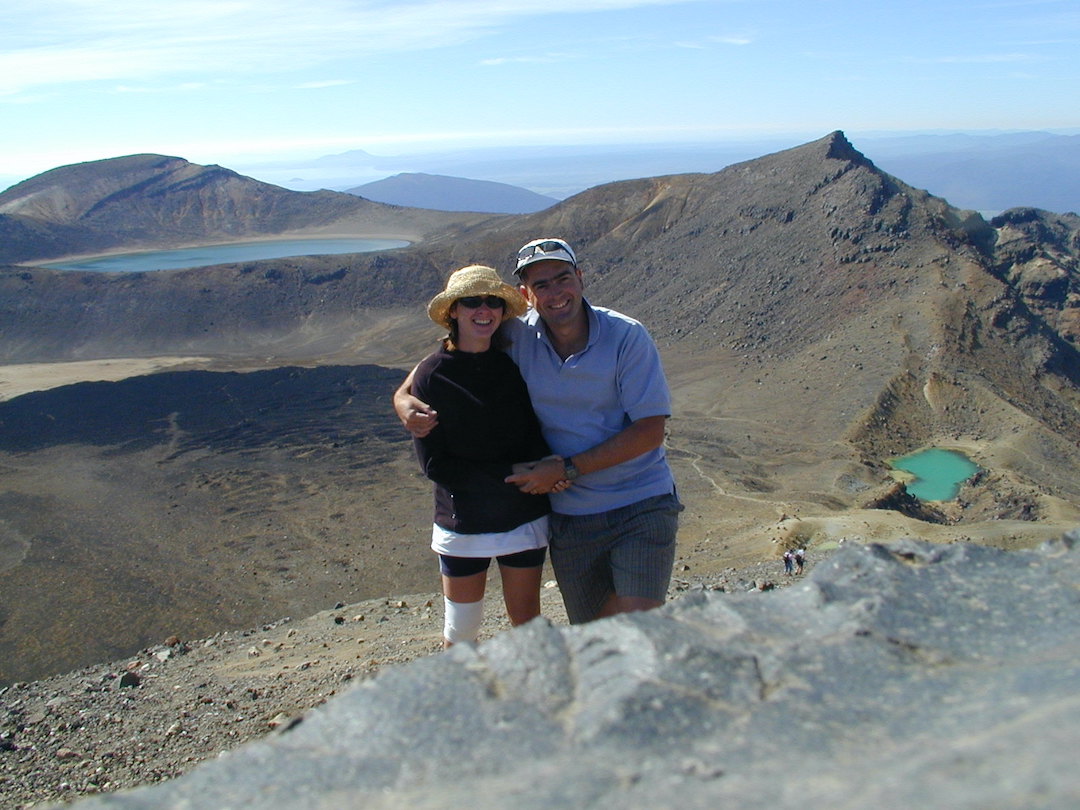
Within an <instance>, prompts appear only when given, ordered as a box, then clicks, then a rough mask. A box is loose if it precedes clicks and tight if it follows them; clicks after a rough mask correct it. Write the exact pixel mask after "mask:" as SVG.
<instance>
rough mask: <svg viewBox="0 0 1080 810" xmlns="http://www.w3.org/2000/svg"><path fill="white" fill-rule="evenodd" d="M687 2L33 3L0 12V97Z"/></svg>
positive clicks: (278, 64)
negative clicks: (527, 20)
mask: <svg viewBox="0 0 1080 810" xmlns="http://www.w3.org/2000/svg"><path fill="white" fill-rule="evenodd" d="M690 1H691V0H550V1H549V2H541V1H540V0H501V2H484V0H416V1H415V2H404V3H403V2H397V0H369V2H357V0H322V1H321V2H319V3H315V4H300V3H296V2H294V0H221V1H220V2H218V1H216V0H174V2H171V3H146V2H145V0H142V1H141V2H136V0H110V2H109V3H100V2H97V1H96V0H35V2H34V3H27V4H21V5H22V7H21V8H18V9H13V8H8V9H7V10H5V11H4V12H2V13H0V30H3V31H4V42H5V43H7V45H6V48H5V50H4V51H3V52H0V93H10V92H16V91H22V90H26V89H28V88H32V87H35V86H42V85H50V84H61V83H66V82H82V81H94V80H111V81H116V82H121V83H125V84H130V85H134V84H138V83H144V82H147V81H155V80H158V79H161V78H164V77H168V76H177V75H181V74H206V73H215V72H218V73H220V72H222V71H232V72H236V73H252V72H257V71H283V70H286V69H291V68H301V67H311V66H314V65H318V64H322V63H325V62H327V61H329V60H332V59H343V58H348V59H362V58H364V57H366V56H374V55H378V54H384V53H389V52H403V51H410V50H422V49H431V48H438V47H443V46H449V45H457V44H461V43H464V42H468V41H471V40H473V39H476V38H478V37H481V36H483V35H485V34H488V33H490V32H492V31H494V30H498V29H500V28H501V27H504V26H507V25H510V24H515V23H518V22H519V21H520V19H521V18H523V17H527V16H537V15H545V14H551V13H562V14H569V13H588V12H595V11H610V10H619V9H630V8H636V7H645V6H656V5H672V4H678V3H684V2H690Z"/></svg>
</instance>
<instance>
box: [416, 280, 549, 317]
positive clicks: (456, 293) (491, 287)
mask: <svg viewBox="0 0 1080 810" xmlns="http://www.w3.org/2000/svg"><path fill="white" fill-rule="evenodd" d="M471 295H496V296H498V297H499V298H501V299H502V300H503V301H505V302H506V306H505V307H504V308H503V316H502V320H503V321H506V320H509V319H510V318H518V317H520V316H522V315H524V314H525V312H526V311H527V310H528V309H529V303H528V302H527V301H526V300H525V296H523V295H522V294H521V293H520V292H518V290H517V289H515V288H514V287H512V286H510V285H509V284H507V283H506V282H505V281H503V280H502V279H499V278H498V277H497V276H494V277H492V276H489V275H476V276H473V277H470V278H467V279H462V280H461V281H460V283H455V279H454V278H453V277H452V278H451V281H450V283H449V284H448V285H447V288H446V289H445V290H443V291H442V292H441V293H439V294H438V295H436V296H435V297H434V298H432V299H431V302H430V303H429V304H428V317H429V318H431V320H433V321H434V322H435V323H437V324H439V326H443V327H445V328H447V329H449V328H450V321H451V318H450V309H451V308H452V307H453V305H454V302H455V301H457V300H458V299H459V298H468V297H469V296H471Z"/></svg>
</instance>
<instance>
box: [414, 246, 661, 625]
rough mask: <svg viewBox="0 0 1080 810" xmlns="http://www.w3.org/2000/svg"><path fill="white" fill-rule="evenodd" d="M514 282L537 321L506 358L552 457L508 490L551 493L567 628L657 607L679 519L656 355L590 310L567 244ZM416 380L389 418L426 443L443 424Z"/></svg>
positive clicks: (639, 336)
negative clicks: (413, 391) (521, 381)
mask: <svg viewBox="0 0 1080 810" xmlns="http://www.w3.org/2000/svg"><path fill="white" fill-rule="evenodd" d="M515 275H517V277H518V279H519V280H520V282H521V291H522V293H524V295H525V297H526V298H527V299H528V301H529V304H530V306H531V310H530V311H529V312H528V313H527V314H526V315H525V316H524V318H523V319H521V320H511V321H508V322H507V324H506V326H507V327H509V328H510V329H509V335H510V337H511V340H512V343H511V345H510V348H509V349H508V351H509V353H510V356H511V357H512V358H513V359H514V361H515V362H516V363H517V364H518V366H519V367H520V369H521V374H522V376H523V377H524V378H525V383H526V385H527V386H528V388H529V396H530V398H531V399H532V403H533V407H534V409H535V410H536V414H537V416H538V417H539V419H540V426H541V428H542V430H543V433H544V438H545V439H546V440H547V443H548V445H549V446H550V447H551V449H552V451H553V452H554V453H555V454H556V455H554V456H551V457H548V458H546V459H541V460H536V461H532V462H529V463H527V464H520V465H516V466H515V468H514V474H513V475H511V476H510V477H509V478H507V481H508V482H510V483H513V484H515V485H517V486H518V488H519V489H521V491H522V492H529V493H535V494H538V495H539V494H546V493H550V494H551V503H552V508H553V510H554V511H553V514H552V515H551V545H550V554H551V565H552V568H553V569H554V571H555V578H556V580H557V581H558V583H559V589H560V591H561V592H562V596H563V602H564V603H565V605H566V610H567V615H568V616H569V618H570V621H571V622H572V623H574V624H578V623H581V622H587V621H591V620H592V619H596V618H601V617H604V616H611V615H614V614H616V613H624V612H629V611H634V610H648V609H650V608H654V607H657V606H659V605H661V604H663V602H664V599H665V596H666V593H667V587H668V583H669V582H670V579H671V569H672V564H673V562H674V559H675V532H676V529H677V527H678V513H679V512H680V511H682V506H681V505H680V504H679V501H678V498H677V497H676V495H675V482H674V478H673V477H672V474H671V469H670V467H669V466H668V464H667V460H666V458H665V455H664V448H663V442H664V426H665V421H666V419H667V418H668V416H670V414H671V398H670V394H669V392H668V387H667V381H666V380H665V378H664V372H663V368H662V366H661V363H660V355H659V352H658V351H657V350H656V345H655V344H654V343H653V341H652V338H651V337H650V336H649V334H648V332H647V331H646V330H645V328H644V327H643V326H642V325H641V324H640V323H638V322H637V321H635V320H633V319H631V318H628V317H626V316H625V315H622V314H620V313H618V312H615V311H613V310H608V309H604V308H602V307H593V306H591V305H590V304H589V303H588V301H586V300H585V297H584V282H583V277H582V273H581V269H580V268H579V267H578V264H577V257H576V256H575V255H574V251H573V250H572V249H571V247H570V245H568V244H567V243H566V242H565V241H563V240H561V239H537V240H534V241H532V242H529V243H528V244H527V245H525V246H524V247H522V248H521V250H520V251H519V252H518V259H517V269H516V271H515ZM411 377H412V375H410V376H409V378H407V379H406V380H405V382H404V383H403V384H402V386H401V387H400V388H399V389H398V391H397V392H396V393H395V395H394V408H395V410H396V411H397V414H398V416H399V417H400V418H401V420H402V422H404V423H405V425H406V427H408V428H409V429H410V431H412V432H413V433H414V434H415V435H423V434H426V433H427V432H428V431H429V430H431V429H433V428H434V426H435V425H436V424H437V420H438V415H437V414H436V413H434V412H433V411H432V410H431V409H430V408H428V407H427V405H426V404H425V403H422V402H420V401H419V400H417V399H416V398H414V397H412V396H411V395H410V394H409V386H410V385H411ZM566 482H569V483H570V485H569V486H566Z"/></svg>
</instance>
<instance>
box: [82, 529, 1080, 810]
mask: <svg viewBox="0 0 1080 810" xmlns="http://www.w3.org/2000/svg"><path fill="white" fill-rule="evenodd" d="M1078 541H1080V532H1072V533H1070V534H1069V535H1066V537H1065V538H1063V539H1062V540H1061V541H1057V542H1054V543H1050V544H1046V545H1044V546H1042V547H1040V548H1039V549H1036V550H1031V551H1021V552H1005V551H999V550H996V549H992V548H986V547H981V546H975V545H949V546H938V545H931V544H927V543H923V542H919V541H914V540H903V541H900V542H897V543H892V544H888V545H871V546H853V547H847V548H845V549H843V550H842V551H839V552H837V553H836V554H835V555H834V556H833V557H832V558H831V559H829V560H827V561H824V562H822V563H820V564H818V565H817V566H816V567H815V568H814V570H813V572H812V574H811V575H810V576H809V577H807V579H806V580H805V581H803V582H801V583H799V584H796V585H793V586H791V587H789V588H786V589H783V590H779V591H772V592H767V593H746V594H723V593H711V592H704V591H702V592H697V593H692V594H690V595H688V596H685V597H683V598H681V599H679V600H678V601H676V602H674V603H672V604H670V605H668V606H666V607H664V608H662V609H660V610H656V611H652V612H649V613H640V614H634V615H628V616H620V617H616V618H614V619H610V620H606V621H601V622H596V623H593V624H589V625H583V626H578V627H555V626H552V625H551V624H549V623H546V622H545V621H543V620H537V621H535V622H532V623H530V624H529V625H527V626H525V627H522V628H518V629H517V630H515V631H512V632H508V633H505V634H503V635H501V636H499V637H497V638H495V639H493V640H492V641H490V642H488V643H486V644H483V645H481V646H480V647H479V648H472V647H468V646H459V647H456V648H454V649H453V650H451V651H449V652H448V653H446V654H442V655H437V656H433V657H431V658H428V659H424V660H420V661H416V662H413V663H412V664H409V665H407V666H404V667H401V668H399V669H396V670H388V671H385V672H384V673H382V674H381V675H380V676H379V677H377V678H375V679H373V680H371V681H368V682H365V683H363V684H360V685H358V686H357V687H356V688H354V689H353V690H351V691H350V692H348V693H346V694H344V695H342V696H340V697H338V698H335V699H334V700H332V701H331V702H330V703H328V704H326V705H325V706H323V707H320V708H319V709H317V710H315V711H312V712H311V713H309V714H308V715H307V716H306V718H305V719H304V720H303V722H302V723H300V724H299V725H297V726H295V727H293V728H292V729H290V730H289V731H287V732H285V733H281V734H277V735H275V736H273V737H271V738H268V739H265V740H262V741H259V742H256V743H252V744H249V745H247V746H245V747H242V748H240V749H238V750H237V751H235V752H233V753H231V754H227V755H224V756H222V757H221V758H219V759H218V760H216V761H214V762H210V763H205V764H203V765H202V766H200V767H198V768H196V769H195V770H194V771H192V772H191V773H189V774H188V775H186V776H183V777H181V778H179V779H176V780H175V781H172V782H168V783H164V784H161V785H157V786H153V787H145V788H140V789H137V790H133V791H130V792H127V793H121V794H115V795H111V796H102V797H95V798H92V799H87V800H85V801H82V802H80V803H78V804H77V805H76V806H77V807H78V808H80V810H91V808H104V807H109V808H193V809H198V810H202V809H203V808H205V809H206V810H209V809H210V808H214V810H220V809H221V808H233V807H237V808H238V807H245V808H296V807H305V808H327V810H329V808H335V810H336V808H341V807H364V808H401V807H409V808H457V807H469V808H471V810H486V809H487V808H492V810H494V808H500V810H501V809H502V808H506V807H513V808H514V809H515V810H531V809H532V808H537V809H539V808H544V809H545V810H550V808H552V807H590V808H591V807H595V808H609V807H617V808H621V809H623V810H628V809H629V808H649V810H654V808H658V807H661V808H662V807H680V808H686V809H690V808H705V807H708V808H717V807H738V808H740V810H753V809H754V808H770V810H775V808H787V807H790V808H796V807H798V808H800V810H812V809H813V808H821V810H832V808H839V807H843V808H847V809H848V810H851V809H852V808H866V809H867V810H870V809H871V808H873V809H874V810H878V809H879V808H890V807H898V808H899V807H903V808H914V807H918V808H949V809H950V810H960V809H962V808H971V810H976V809H977V810H986V809H987V808H1062V809H1063V810H1064V808H1070V810H1071V809H1072V808H1075V807H1078V806H1080V769H1078V768H1077V767H1076V753H1075V752H1076V750H1077V747H1078V745H1080V549H1077V548H1076V546H1077V543H1078Z"/></svg>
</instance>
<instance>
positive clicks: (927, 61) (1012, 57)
mask: <svg viewBox="0 0 1080 810" xmlns="http://www.w3.org/2000/svg"><path fill="white" fill-rule="evenodd" d="M910 61H911V62H914V63H916V64H920V65H964V64H972V65H993V64H1011V63H1016V62H1045V61H1046V57H1044V56H1036V55H1034V54H1028V53H986V54H968V55H963V56H930V57H925V58H921V59H914V58H913V59H911V60H910Z"/></svg>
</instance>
